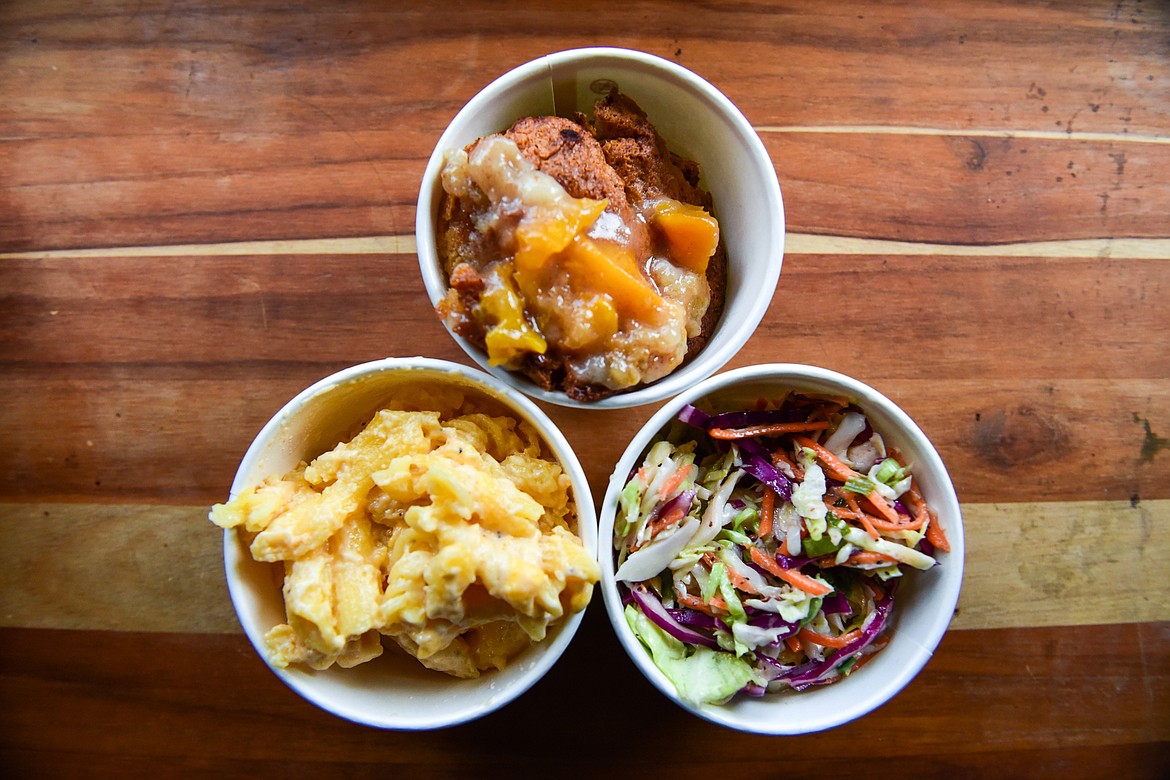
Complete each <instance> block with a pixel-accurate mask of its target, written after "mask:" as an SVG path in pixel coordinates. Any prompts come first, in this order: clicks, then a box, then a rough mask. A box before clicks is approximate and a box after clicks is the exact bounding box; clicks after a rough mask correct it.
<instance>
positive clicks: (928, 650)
mask: <svg viewBox="0 0 1170 780" xmlns="http://www.w3.org/2000/svg"><path fill="white" fill-rule="evenodd" d="M759 380H766V381H768V382H772V383H775V384H778V385H779V384H785V383H787V382H789V381H790V382H791V383H792V384H794V385H802V384H803V385H807V384H809V383H821V384H826V385H832V386H835V387H837V388H840V390H842V391H844V392H847V393H848V394H849V396H850V397H851V398H852V399H853V400H854V401H855V402H856V403H858V405H859V406H861V407H862V408H863V409H865V410H869V409H871V408H872V409H880V411H881V412H882V413H883V414H885V415H888V416H889V417H890V419H892V420H894V422H895V424H896V426H897V427H898V428H899V429H901V431H903V432H904V433H905V434H906V435H907V437H910V438H913V439H914V440H915V444H916V446H917V447H918V448H919V450H920V453H921V457H920V459H919V461H918V462H919V463H922V462H923V461H926V463H925V465H924V468H925V469H926V470H928V471H930V472H932V473H933V474H934V475H935V476H936V477H937V479H938V483H939V484H938V488H937V490H936V491H935V492H936V495H934V496H932V504H934V505H935V507H936V509H937V510H939V512H940V514H943V513H944V512H945V516H946V518H947V538H948V541H949V542H950V544H951V551H950V552H949V553H944V554H943V555H945V556H946V557H945V558H944V559H943V560H944V562H945V567H944V569H943V576H942V577H941V582H940V583H939V584H938V585H936V586H935V587H936V589H937V592H935V593H933V594H932V599H931V604H932V609H931V613H932V614H933V615H935V618H934V620H933V622H932V623H931V624H930V626H929V629H928V630H927V631H926V632H924V633H923V634H921V635H910V636H908V637H906V638H908V639H911V640H913V644H914V645H916V647H913V648H912V652H914V653H915V654H914V655H913V657H912V659H911V660H910V662H909V663H906V664H904V665H903V666H902V667H901V668H900V669H899V670H898V671H897V673H896V674H895V675H893V676H892V677H888V678H884V679H883V680H881V681H875V682H877V683H878V684H877V685H874V686H872V687H871V688H867V690H868V694H867V695H863V696H861V697H859V699H858V700H857V702H856V703H855V704H854V705H853V706H851V707H845V708H841V709H840V710H839V711H837V712H835V713H833V714H832V715H830V716H828V717H820V718H819V719H802V718H792V719H790V720H786V721H780V722H762V721H760V720H758V719H755V720H752V721H746V720H745V719H742V718H739V717H737V716H736V713H735V712H734V710H733V709H732V708H729V707H726V706H718V705H711V704H706V705H701V706H694V705H692V704H690V703H688V702H686V701H684V700H683V699H682V698H681V697H680V696H679V695H678V692H677V691H676V690H675V688H674V685H673V684H672V683H671V682H670V681H669V679H667V677H666V676H665V675H664V674H663V673H662V672H661V671H660V670H659V669H658V668H657V667H656V666H655V665H654V662H653V661H652V660H651V658H650V654H649V652H648V651H647V650H646V649H645V648H644V647H643V646H642V644H641V642H640V640H639V639H638V638H637V637H636V636H635V635H634V633H633V631H632V630H631V629H630V627H629V626H628V625H627V624H626V621H625V617H624V608H625V605H624V604H623V603H622V601H621V597H620V596H619V595H618V584H617V582H616V579H615V577H614V560H613V558H614V556H613V541H612V540H613V526H614V520H615V516H616V505H617V498H618V495H619V494H620V493H621V490H622V488H623V487H624V484H625V482H626V477H627V476H628V474H629V473H630V471H631V469H633V468H634V466H635V464H636V463H637V462H638V460H639V459H640V458H642V457H644V453H645V451H646V449H647V448H648V447H649V445H650V443H651V442H652V441H653V440H654V439H655V437H657V436H658V435H659V434H660V433H661V432H662V431H663V430H664V429H666V427H667V426H668V425H670V423H671V422H672V421H673V420H674V418H675V417H676V416H677V415H678V412H679V411H680V410H681V409H682V407H683V406H684V405H686V404H689V403H694V402H696V401H701V400H702V399H704V398H707V397H709V396H712V395H716V394H718V393H721V392H725V391H728V390H731V389H733V388H735V387H736V386H740V385H743V384H746V383H750V382H755V381H759ZM798 389H799V388H798ZM808 392H824V391H814V390H811V389H809V390H808ZM921 467H923V466H920V468H921ZM597 535H598V562H599V563H600V565H601V583H600V587H601V591H602V600H603V602H604V604H605V610H606V614H607V616H608V618H609V621H610V624H611V625H612V627H613V629H614V632H615V633H616V634H617V637H618V641H619V643H620V644H621V645H622V647H623V649H624V650H625V651H626V654H627V655H628V656H629V657H630V659H631V660H632V661H633V662H634V665H635V666H636V667H637V668H638V669H639V671H641V672H642V674H643V675H644V676H645V677H646V678H647V679H648V680H649V681H650V682H651V683H652V684H653V685H654V687H656V688H657V689H658V690H659V692H661V693H662V694H663V695H665V696H666V697H667V698H668V699H670V700H671V701H673V702H674V703H675V704H677V705H678V706H680V707H682V708H683V709H685V710H687V711H688V712H691V713H692V714H694V715H697V716H699V717H700V718H703V719H705V720H708V721H710V722H712V723H716V724H719V725H721V726H724V727H727V728H730V729H734V730H737V731H743V732H747V733H755V734H763V735H773V736H778V735H782V736H795V735H799V734H808V733H814V732H818V731H824V730H827V729H830V728H835V727H837V726H840V725H842V724H845V723H848V722H849V721H852V720H855V719H857V718H860V717H862V716H863V715H866V714H868V713H870V712H872V711H873V710H875V709H877V708H878V707H880V706H881V705H883V704H884V703H886V702H887V701H889V700H890V699H892V698H893V697H894V696H895V695H896V694H897V693H898V692H900V691H901V690H902V689H903V688H905V687H906V686H907V685H908V684H909V683H910V681H911V680H912V679H913V678H914V677H915V676H916V675H917V674H918V672H919V671H921V669H922V667H923V666H925V665H926V663H927V661H929V660H930V658H931V656H932V654H933V652H934V649H935V648H936V647H937V646H938V643H939V642H940V641H941V639H942V637H943V635H944V634H945V633H946V631H947V629H948V628H949V626H950V621H951V617H952V615H953V613H954V609H955V606H956V605H957V604H958V599H959V592H960V589H961V587H962V579H963V567H964V560H965V556H966V552H965V550H966V546H965V536H964V530H963V521H962V512H961V507H960V505H959V501H958V497H957V495H956V493H955V489H954V485H953V483H952V481H951V478H950V474H949V472H948V471H947V468H946V465H945V464H944V463H943V461H942V458H941V457H940V456H939V454H938V451H937V450H936V449H935V447H934V444H933V443H932V442H931V441H930V440H929V438H928V437H927V436H926V434H925V433H924V432H923V431H922V429H921V428H919V426H918V424H917V423H915V422H914V420H913V419H912V418H911V417H910V416H909V415H908V414H907V413H906V412H905V411H903V410H902V409H901V407H899V406H898V405H897V404H895V403H894V402H893V401H892V400H890V399H889V398H888V397H886V396H885V395H884V394H882V393H881V392H879V391H878V390H876V389H874V388H873V387H871V386H869V385H867V384H865V383H864V382H861V381H860V380H858V379H855V378H853V377H850V376H848V375H846V374H842V373H839V372H837V371H833V370H831V369H827V368H821V367H819V366H812V365H806V364H801V363H764V364H756V365H749V366H743V367H740V368H736V369H732V370H729V371H726V372H723V373H720V374H717V375H715V376H712V377H711V378H709V379H707V380H705V381H704V382H701V383H699V384H697V385H695V386H694V387H692V388H690V389H689V390H687V391H686V392H684V393H682V394H680V395H678V396H675V397H674V398H672V399H671V400H670V401H668V402H667V403H666V404H665V405H664V406H663V407H662V408H661V409H659V410H658V411H657V412H656V413H655V414H654V415H653V416H652V417H651V418H650V419H649V420H648V421H647V422H646V423H645V425H643V426H642V428H640V429H639V430H638V433H637V434H636V435H635V436H634V437H633V438H632V439H631V441H630V443H629V444H628V445H627V447H626V449H625V450H624V451H623V453H622V456H621V457H620V458H619V459H618V461H617V463H616V464H615V466H614V469H613V472H612V473H611V475H610V479H609V483H608V486H607V488H606V492H605V497H604V498H603V499H602V501H601V505H600V507H599V513H598V534H597ZM943 616H945V619H943ZM833 687H836V686H833ZM809 693H815V690H814V691H811V692H801V693H796V694H793V695H794V696H806V695H808V694H809ZM771 695H773V696H788V694H787V693H786V692H780V693H777V694H771Z"/></svg>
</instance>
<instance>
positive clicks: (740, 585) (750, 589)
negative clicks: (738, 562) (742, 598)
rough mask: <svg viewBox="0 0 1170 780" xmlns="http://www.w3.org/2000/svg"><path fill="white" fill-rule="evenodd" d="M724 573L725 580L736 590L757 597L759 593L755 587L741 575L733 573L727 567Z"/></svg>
mask: <svg viewBox="0 0 1170 780" xmlns="http://www.w3.org/2000/svg"><path fill="white" fill-rule="evenodd" d="M725 571H726V572H727V579H729V580H731V584H732V585H734V586H735V587H736V588H737V589H738V590H742V591H743V592H744V593H750V594H753V595H759V593H760V591H759V590H757V589H756V586H755V585H752V584H751V583H750V582H748V580H747V578H746V577H744V576H743V575H741V574H740V573H739V572H737V571H735V570H734V569H732V568H731V567H730V566H728V567H727V568H726V569H725Z"/></svg>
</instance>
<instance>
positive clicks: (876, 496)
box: [865, 488, 902, 523]
mask: <svg viewBox="0 0 1170 780" xmlns="http://www.w3.org/2000/svg"><path fill="white" fill-rule="evenodd" d="M865 500H866V501H868V502H869V503H870V506H872V507H873V508H874V509H876V510H877V511H878V514H880V515H882V516H883V517H885V518H886V521H887V522H890V523H900V522H902V521H901V520H900V519H899V518H898V512H897V510H895V509H894V506H893V504H891V503H890V502H889V501H886V499H885V496H883V495H882V494H881V493H878V492H877V489H876V488H875V489H873V490H871V491H869V495H867V496H866V497H865Z"/></svg>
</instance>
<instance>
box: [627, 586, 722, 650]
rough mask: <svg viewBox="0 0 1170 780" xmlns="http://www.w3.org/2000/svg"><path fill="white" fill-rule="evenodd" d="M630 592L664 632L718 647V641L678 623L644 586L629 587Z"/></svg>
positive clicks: (713, 647)
mask: <svg viewBox="0 0 1170 780" xmlns="http://www.w3.org/2000/svg"><path fill="white" fill-rule="evenodd" d="M630 594H631V595H632V596H633V598H634V601H635V602H636V603H637V605H638V607H639V608H640V609H641V610H642V614H643V615H645V616H646V617H648V618H650V621H651V622H652V623H654V625H656V626H658V627H659V628H661V629H662V630H663V631H665V632H666V633H668V634H670V635H671V636H672V637H674V638H675V639H677V640H679V641H680V642H687V643H689V644H692V645H705V646H706V647H710V648H711V649H713V650H718V649H719V643H718V642H716V641H715V640H714V639H712V638H711V637H709V636H706V635H704V634H700V633H699V632H698V631H695V630H694V629H691V628H687V627H686V626H684V625H682V624H681V623H679V622H678V621H677V620H675V619H674V618H673V617H671V615H670V613H669V612H667V611H666V607H665V606H663V604H662V602H661V601H659V600H658V597H657V596H655V595H654V594H652V593H650V591H648V590H646V589H645V588H631V589H630Z"/></svg>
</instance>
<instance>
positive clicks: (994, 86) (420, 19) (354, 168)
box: [0, 0, 1170, 251]
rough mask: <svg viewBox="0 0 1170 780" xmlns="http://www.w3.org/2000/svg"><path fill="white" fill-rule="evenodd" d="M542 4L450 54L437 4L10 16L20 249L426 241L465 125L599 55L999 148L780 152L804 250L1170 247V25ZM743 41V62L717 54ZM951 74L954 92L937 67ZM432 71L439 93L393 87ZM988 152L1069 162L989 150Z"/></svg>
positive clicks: (891, 140)
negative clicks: (415, 237)
mask: <svg viewBox="0 0 1170 780" xmlns="http://www.w3.org/2000/svg"><path fill="white" fill-rule="evenodd" d="M521 5H522V4H518V3H493V4H490V5H488V6H486V7H484V8H479V7H477V6H472V7H469V8H468V9H467V10H466V12H461V13H460V14H458V15H457V18H452V19H450V20H448V21H447V22H444V30H443V34H442V35H439V36H436V35H434V34H433V33H431V34H425V35H424V34H422V32H421V31H423V30H429V29H430V27H429V25H430V24H431V22H432V19H431V17H430V14H429V10H428V6H427V5H426V4H419V3H411V4H405V5H403V4H398V5H396V6H395V8H394V9H387V8H385V7H383V5H382V4H379V3H349V4H346V6H345V7H344V8H343V9H341V10H333V11H331V12H329V13H314V12H311V11H308V10H305V11H302V12H297V11H295V10H289V9H286V8H284V7H283V6H281V5H280V4H276V3H268V4H263V3H262V4H250V3H242V2H238V0H237V1H236V2H230V1H229V2H223V3H216V4H206V5H205V4H200V5H199V6H198V8H197V9H195V10H191V11H190V12H184V9H189V6H188V4H184V3H178V4H170V3H157V2H155V3H142V4H140V6H136V10H135V13H134V14H133V16H132V17H129V18H128V19H127V20H125V21H124V22H121V23H113V22H112V21H110V20H112V19H115V18H116V14H117V10H118V8H119V6H118V5H117V4H116V3H106V4H98V5H97V6H96V7H95V8H94V10H92V11H91V12H90V13H75V12H72V10H73V9H71V8H70V6H69V4H68V3H57V4H31V3H17V4H10V5H8V6H6V8H5V9H0V14H2V15H0V23H2V24H3V28H4V29H6V30H8V31H9V34H8V35H7V36H6V37H5V38H4V39H3V41H2V44H0V45H2V48H0V63H2V64H3V65H4V68H3V72H5V73H9V74H12V75H11V76H10V77H9V78H6V79H5V78H2V77H0V102H2V103H4V104H5V105H8V106H10V107H11V110H10V112H8V113H6V114H3V115H0V169H2V170H5V171H6V175H5V177H4V180H3V182H2V184H0V205H2V206H3V208H0V250H7V251H15V250H28V249H38V248H62V247H92V246H121V245H126V246H132V245H141V244H166V243H199V242H207V241H226V240H246V239H266V238H308V237H314V236H322V235H327V236H361V235H382V234H386V233H391V234H399V233H409V232H410V231H411V226H412V224H413V207H414V200H415V198H416V197H417V192H418V186H419V182H420V178H421V175H422V171H423V166H424V163H425V160H426V158H427V156H428V155H429V154H430V152H431V149H432V147H433V146H434V143H435V141H436V140H437V138H438V136H439V134H440V132H441V131H442V129H443V127H444V126H445V125H446V123H447V122H448V121H449V120H450V118H451V117H452V116H453V115H454V114H455V112H456V111H457V110H458V109H459V108H460V107H461V106H462V105H463V104H464V103H465V102H466V101H467V100H468V99H469V98H470V97H472V96H473V95H474V94H475V92H476V91H478V90H479V89H480V88H481V87H483V86H484V85H485V84H486V83H487V82H488V81H490V80H491V79H492V78H494V77H495V76H497V75H500V74H502V73H504V72H505V71H506V70H508V69H509V68H511V67H514V66H515V65H518V64H520V63H522V62H524V61H526V60H528V59H530V58H531V57H532V56H535V55H536V54H538V53H541V52H545V51H553V50H556V49H560V48H568V47H572V46H574V45H591V44H596V43H598V42H599V41H604V42H605V43H608V44H612V45H620V46H629V47H633V48H639V49H643V50H645V51H649V52H651V53H654V54H658V55H660V56H664V57H667V58H670V59H675V60H678V61H680V62H681V63H682V64H683V65H688V66H691V67H694V68H697V69H698V70H699V71H700V75H702V76H704V77H706V78H707V79H709V80H710V81H711V82H712V83H714V84H715V85H716V86H718V87H719V88H720V89H722V90H723V91H724V92H726V94H727V95H728V96H729V97H730V98H731V99H732V100H733V101H734V102H736V103H737V104H739V105H740V106H742V107H743V109H744V111H745V113H746V116H747V117H748V119H749V121H751V122H752V123H754V124H756V125H758V126H760V127H761V128H768V127H785V128H789V129H791V128H798V129H799V128H800V127H802V126H806V127H810V128H818V127H824V126H834V125H844V126H853V125H855V124H856V119H857V118H858V117H866V118H870V119H871V120H873V121H871V122H870V124H872V125H880V126H884V127H888V128H897V127H902V126H905V127H910V128H926V129H929V128H939V129H940V130H943V131H948V132H949V131H954V130H960V131H961V130H963V129H970V130H972V131H973V132H974V133H975V134H974V135H972V136H971V137H955V136H949V135H940V136H938V137H934V138H922V137H919V136H909V137H908V136H905V135H900V134H891V133H863V134H850V135H827V134H822V133H816V132H812V133H801V134H776V133H768V132H765V133H764V137H765V139H766V141H767V143H768V148H769V151H770V153H771V154H772V157H773V162H774V163H775V165H776V168H777V170H778V172H779V174H780V176H781V181H782V184H783V187H784V191H785V195H786V202H787V204H788V211H789V215H788V219H789V225H790V227H791V228H792V229H794V230H797V231H799V232H809V233H822V234H831V235H873V236H881V237H888V238H897V239H904V240H914V241H943V242H953V243H985V242H989V241H1015V240H1027V239H1032V240H1036V239H1062V238H1084V237H1098V236H1104V235H1134V236H1151V235H1153V236H1162V237H1165V236H1168V235H1170V227H1168V225H1167V221H1166V216H1165V211H1164V210H1161V209H1156V208H1154V209H1151V208H1150V205H1149V204H1151V203H1153V202H1156V198H1157V197H1164V195H1162V194H1161V193H1163V192H1164V188H1165V186H1166V184H1165V181H1164V177H1160V176H1159V171H1160V170H1163V169H1164V168H1165V167H1166V166H1167V163H1168V162H1170V158H1168V156H1167V155H1168V154H1170V148H1167V147H1166V146H1164V145H1158V144H1133V143H1127V142H1125V138H1124V137H1125V136H1128V135H1130V134H1134V135H1136V136H1141V137H1147V136H1148V137H1152V138H1155V139H1164V138H1166V137H1170V109H1168V108H1167V101H1166V100H1164V99H1162V98H1163V97H1164V94H1165V88H1166V87H1165V85H1166V84H1167V83H1170V65H1168V63H1167V62H1166V59H1165V58H1164V57H1160V56H1159V54H1160V53H1164V48H1163V42H1162V38H1161V37H1160V36H1161V35H1162V32H1163V31H1164V30H1165V29H1166V28H1167V26H1168V24H1170V22H1168V20H1167V18H1166V17H1167V12H1166V10H1165V8H1164V7H1156V6H1158V4H1154V3H1148V4H1145V5H1149V6H1150V7H1149V8H1146V7H1144V5H1143V4H1142V3H1137V2H1123V3H1119V4H1118V5H1116V6H1115V7H1113V8H1112V9H1110V8H1109V7H1108V6H1107V5H1106V4H1101V3H1092V2H1081V3H1070V4H1063V5H1062V7H1061V8H1060V9H1059V10H1056V9H1047V10H1044V9H1041V8H1039V7H1034V8H1024V9H1022V10H1021V9H1019V8H1018V7H1017V6H1016V5H1015V4H1012V3H1009V2H979V3H967V4H957V5H956V6H954V7H951V8H947V9H945V10H943V9H930V8H916V9H914V10H913V11H912V12H911V11H909V10H908V9H906V8H903V7H898V6H893V5H890V6H884V5H875V4H872V3H860V2H858V3H845V4H835V5H834V9H833V11H832V12H831V14H830V16H829V17H825V15H824V11H823V9H821V8H819V7H815V6H803V7H802V6H801V5H794V6H791V7H785V6H780V5H776V6H768V5H766V4H764V5H751V6H744V7H737V8H733V9H728V8H726V7H724V6H721V5H718V4H715V5H708V6H698V7H694V8H688V9H687V10H686V16H687V24H686V25H685V26H684V27H685V29H688V30H692V31H696V32H692V33H690V34H689V35H688V34H685V33H683V32H682V29H684V28H680V26H679V24H678V21H679V16H678V14H679V11H678V9H677V7H675V6H673V5H671V4H669V3H629V4H625V3H623V4H622V5H621V7H620V8H609V7H608V6H606V7H604V13H602V12H601V10H602V6H597V5H595V4H592V3H583V4H579V5H575V6H574V7H572V8H570V9H569V10H567V11H566V10H562V11H559V12H557V11H551V10H547V11H543V12H541V11H535V12H534V11H533V10H532V9H526V10H524V11H523V12H522V11H520V8H521ZM103 6H104V7H103ZM1021 14H1022V16H1021ZM518 16H523V18H524V19H525V35H523V36H517V35H514V34H513V32H512V30H513V28H514V26H515V24H516V21H515V20H516V19H517V17H518ZM1008 18H1011V19H1013V20H1014V21H1013V22H1012V23H1011V24H1008V23H1006V21H1005V20H1006V19H1008ZM621 30H627V31H631V32H624V33H622V32H618V33H616V34H615V31H621ZM655 30H660V31H661V30H666V31H670V34H669V35H667V36H663V35H661V34H660V33H655V32H654V31H655ZM637 31H644V32H642V33H639V32H637ZM697 31H701V34H699V33H698V32H697ZM745 31H750V33H748V34H746V35H745ZM664 37H665V38H666V40H664ZM729 41H734V48H735V50H736V52H737V56H736V57H724V56H721V55H722V53H723V52H724V51H725V50H726V47H727V46H728V42H729ZM778 46H779V47H783V49H782V50H783V52H784V54H783V56H777V55H776V54H775V53H774V52H775V51H776V47H778ZM927 51H929V52H931V55H930V62H931V63H932V66H931V68H929V69H922V68H919V67H915V66H914V64H915V58H916V57H923V56H925V54H924V52H927ZM993 51H994V55H993V54H992V53H991V52H993ZM96 54H100V56H95V55H96ZM420 62H426V63H428V66H427V69H426V70H425V77H421V76H422V74H420V76H419V77H413V78H402V77H398V78H396V77H394V75H395V74H407V73H412V72H414V68H415V67H416V65H417V63H420ZM876 120H880V121H876ZM989 128H990V129H992V130H994V129H1011V130H1024V131H1026V130H1032V131H1038V132H1044V131H1047V132H1052V131H1055V132H1063V133H1065V134H1066V135H1067V136H1068V141H1064V142H1061V141H1055V140H1051V139H1044V138H1039V139H1022V138H1016V139H1012V138H1006V139H988V138H985V137H981V136H980V134H979V133H980V132H983V131H985V130H987V129H989ZM1080 132H1086V133H1093V132H1097V133H1105V134H1106V136H1107V137H1116V138H1117V140H1116V141H1100V140H1095V141H1078V140H1077V135H1076V134H1077V133H1080ZM146 171H149V173H148V174H145V173H144V172H146ZM924 174H925V175H924ZM1151 188H1152V189H1153V190H1154V192H1152V193H1148V192H1143V190H1147V189H1151Z"/></svg>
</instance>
